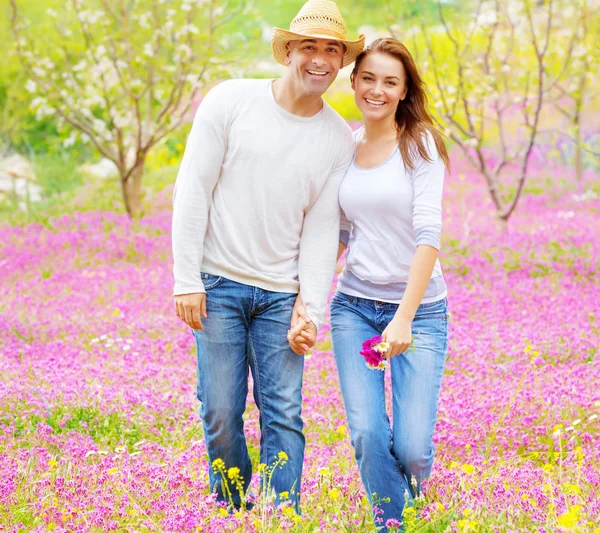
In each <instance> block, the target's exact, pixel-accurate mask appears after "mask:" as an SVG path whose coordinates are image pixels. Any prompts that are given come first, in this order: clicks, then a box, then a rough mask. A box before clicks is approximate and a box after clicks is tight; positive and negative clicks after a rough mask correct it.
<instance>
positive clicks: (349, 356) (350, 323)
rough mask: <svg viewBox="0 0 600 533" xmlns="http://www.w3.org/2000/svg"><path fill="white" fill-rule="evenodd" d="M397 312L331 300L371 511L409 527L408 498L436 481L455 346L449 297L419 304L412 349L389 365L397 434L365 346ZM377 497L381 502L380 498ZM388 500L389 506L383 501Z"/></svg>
mask: <svg viewBox="0 0 600 533" xmlns="http://www.w3.org/2000/svg"><path fill="white" fill-rule="evenodd" d="M397 308H398V306H397V305H396V304H389V303H384V302H376V301H374V300H368V299H365V298H356V297H354V296H348V295H346V294H343V293H340V292H337V293H336V294H335V296H334V297H333V300H332V302H331V335H332V340H333V353H334V356H335V361H336V364H337V368H338V373H339V377H340V384H341V388H342V395H343V397H344V405H345V407H346V414H347V416H348V422H349V425H350V434H351V437H352V445H353V446H354V452H355V456H356V460H357V462H358V466H359V469H360V475H361V478H362V481H363V484H364V486H365V490H366V493H367V496H368V498H369V501H370V502H371V505H373V504H375V506H376V507H379V509H381V510H383V515H381V513H380V514H379V518H381V517H383V521H380V520H379V521H378V525H381V524H385V523H386V522H387V520H389V519H390V518H394V519H396V520H399V521H402V512H403V509H404V504H405V493H408V494H407V496H408V500H409V502H411V501H412V498H414V496H415V490H414V489H413V487H412V485H411V478H412V476H414V477H415V479H416V482H417V491H420V488H421V481H422V480H423V479H425V478H427V477H428V476H429V473H430V472H431V466H432V464H433V457H434V453H435V448H434V445H433V442H432V438H433V432H434V429H435V422H436V417H437V404H438V397H439V393H440V387H441V383H442V375H443V373H444V364H445V361H446V351H447V348H448V311H447V307H446V299H443V300H440V301H437V302H433V303H428V304H422V305H420V306H419V308H418V310H417V313H416V315H415V318H414V320H413V323H412V333H413V346H412V347H410V348H409V349H408V351H406V352H404V353H403V354H400V355H397V356H396V357H393V358H392V359H391V360H390V368H391V374H392V400H393V401H392V406H393V420H394V425H393V431H392V429H391V428H390V421H389V418H388V415H387V413H386V408H385V389H384V373H383V372H382V371H380V370H370V369H369V368H367V366H366V364H365V360H364V358H363V356H362V355H360V351H361V349H362V343H363V342H364V341H366V340H367V339H371V338H373V337H374V336H375V335H381V334H382V332H383V330H384V329H385V328H386V326H387V325H388V324H389V322H390V321H391V320H392V318H394V314H395V312H396V309H397ZM374 494H376V495H377V497H376V498H374V497H373V495H374ZM386 498H389V499H390V501H389V503H385V502H382V500H385V499H386Z"/></svg>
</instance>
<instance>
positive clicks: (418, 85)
mask: <svg viewBox="0 0 600 533" xmlns="http://www.w3.org/2000/svg"><path fill="white" fill-rule="evenodd" d="M374 53H379V54H387V55H389V56H392V57H394V58H396V59H397V60H398V61H400V62H401V63H402V65H403V66H404V72H405V73H406V88H407V92H406V97H405V98H404V100H402V101H400V102H399V103H398V107H397V109H396V116H395V121H396V129H397V130H398V146H399V148H400V154H401V155H402V159H403V160H404V164H405V166H406V167H407V168H408V169H410V170H413V169H414V168H415V163H414V157H415V156H416V155H417V153H418V154H419V155H420V156H421V157H422V158H423V159H425V161H428V162H430V163H431V162H432V158H431V156H430V154H429V152H428V150H427V146H426V143H427V137H428V135H427V134H428V133H429V134H431V136H432V137H433V140H434V142H435V146H436V148H437V151H438V153H439V155H440V158H441V159H442V160H443V161H444V164H445V165H446V168H450V158H449V157H448V151H447V150H446V145H445V144H444V139H443V137H442V134H441V133H440V132H439V131H438V129H437V128H436V127H435V125H434V122H433V119H432V118H431V115H430V114H429V111H428V110H427V94H426V92H425V82H424V81H423V79H422V78H421V76H420V75H419V71H418V70H417V66H416V65H415V61H414V59H413V58H412V56H411V55H410V52H409V51H408V48H406V46H404V45H403V44H402V43H401V42H400V41H398V40H397V39H392V38H391V37H384V38H381V39H375V40H374V41H373V42H372V43H371V44H369V45H368V46H367V47H366V48H365V49H364V50H363V51H362V52H361V53H360V55H359V56H358V57H357V58H356V63H354V69H353V70H352V74H350V79H351V80H352V81H354V77H355V76H356V75H357V74H358V69H359V67H360V64H361V63H362V61H363V59H365V57H367V56H368V55H369V54H374Z"/></svg>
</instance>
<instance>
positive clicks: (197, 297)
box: [175, 292, 317, 355]
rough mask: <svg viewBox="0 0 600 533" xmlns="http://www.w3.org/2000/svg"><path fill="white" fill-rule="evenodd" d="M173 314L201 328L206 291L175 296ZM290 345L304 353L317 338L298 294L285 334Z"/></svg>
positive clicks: (188, 323)
mask: <svg viewBox="0 0 600 533" xmlns="http://www.w3.org/2000/svg"><path fill="white" fill-rule="evenodd" d="M175 314H176V315H177V316H178V317H179V318H180V319H181V320H183V321H184V322H185V323H186V324H187V325H188V326H189V327H190V328H192V329H196V330H200V331H201V330H202V329H203V326H202V319H203V318H208V314H207V312H206V293H204V292H197V293H192V294H181V295H178V296H175ZM287 339H288V342H289V344H290V347H291V348H292V350H294V352H295V353H296V354H298V355H304V354H305V353H306V352H308V350H310V349H311V348H312V347H313V346H314V344H315V342H316V340H317V327H316V326H315V324H314V323H313V322H312V321H311V319H310V318H309V317H308V314H307V313H306V309H305V308H304V304H303V303H302V299H301V298H300V295H298V298H296V303H295V304H294V308H293V310H292V320H291V323H290V330H289V331H288V336H287Z"/></svg>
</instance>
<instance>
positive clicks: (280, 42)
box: [271, 28, 365, 67]
mask: <svg viewBox="0 0 600 533" xmlns="http://www.w3.org/2000/svg"><path fill="white" fill-rule="evenodd" d="M311 38H312V39H329V40H331V41H338V42H340V43H343V44H344V45H345V47H346V51H345V52H344V58H343V61H342V66H344V67H347V66H348V65H350V63H353V62H354V60H355V59H356V58H357V57H358V54H360V53H361V52H362V51H363V49H364V47H365V36H364V35H360V36H359V38H358V39H357V40H356V41H347V40H345V39H339V38H338V37H332V36H331V35H326V34H324V33H318V32H315V33H312V32H311V33H294V32H293V31H289V30H283V29H281V28H273V39H272V40H271V47H272V48H273V57H274V58H275V60H276V61H277V62H278V63H281V64H282V65H284V66H287V65H286V64H285V59H286V57H287V53H288V48H287V45H288V43H289V42H290V41H298V40H302V39H311Z"/></svg>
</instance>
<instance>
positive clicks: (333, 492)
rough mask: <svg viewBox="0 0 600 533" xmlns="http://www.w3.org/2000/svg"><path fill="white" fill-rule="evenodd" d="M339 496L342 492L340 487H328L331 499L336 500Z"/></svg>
mask: <svg viewBox="0 0 600 533" xmlns="http://www.w3.org/2000/svg"><path fill="white" fill-rule="evenodd" d="M341 496H342V493H341V491H340V489H338V488H337V487H334V488H332V489H329V497H330V498H331V499H332V500H334V501H337V500H339V499H340V497H341Z"/></svg>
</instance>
